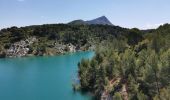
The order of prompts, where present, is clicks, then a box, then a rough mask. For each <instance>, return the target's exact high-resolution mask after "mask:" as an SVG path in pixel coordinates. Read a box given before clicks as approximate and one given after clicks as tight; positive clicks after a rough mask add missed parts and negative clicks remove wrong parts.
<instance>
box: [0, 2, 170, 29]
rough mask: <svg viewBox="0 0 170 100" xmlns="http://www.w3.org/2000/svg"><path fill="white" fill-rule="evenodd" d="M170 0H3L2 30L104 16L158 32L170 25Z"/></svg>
mask: <svg viewBox="0 0 170 100" xmlns="http://www.w3.org/2000/svg"><path fill="white" fill-rule="evenodd" d="M169 4H170V1H169V0H164V1H163V2H162V0H141V1H137V0H127V1H124V0H105V1H103V0H93V1H91V0H85V1H82V0H74V1H68V0H57V1H56V0H43V1H42V0H0V13H1V16H0V22H1V24H0V29H2V28H7V27H11V26H17V27H21V26H29V25H42V24H53V23H55V24H56V23H68V22H70V21H72V20H77V19H82V20H90V19H94V18H97V17H99V16H102V15H105V16H106V17H107V18H108V19H109V20H110V22H112V23H113V24H114V25H118V26H121V27H126V28H134V27H136V28H139V29H148V28H156V27H158V26H159V25H161V24H164V23H169V22H170V13H169V12H168V9H170V6H169Z"/></svg>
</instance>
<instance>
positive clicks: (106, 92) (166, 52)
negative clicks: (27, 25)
mask: <svg viewBox="0 0 170 100" xmlns="http://www.w3.org/2000/svg"><path fill="white" fill-rule="evenodd" d="M111 41H112V42H105V46H104V47H103V46H100V47H98V48H97V49H96V55H95V57H94V58H93V59H91V60H86V59H82V61H81V62H80V63H79V64H78V66H79V77H80V81H81V90H82V91H90V92H92V93H94V95H95V97H96V99H102V100H169V99H170V96H169V94H170V25H168V24H165V25H163V26H160V27H159V28H158V29H155V30H147V31H140V30H137V29H131V30H128V33H127V34H125V39H119V40H118V39H117V38H115V39H112V40H111Z"/></svg>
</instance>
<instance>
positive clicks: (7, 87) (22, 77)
mask: <svg viewBox="0 0 170 100" xmlns="http://www.w3.org/2000/svg"><path fill="white" fill-rule="evenodd" d="M93 56H94V52H91V51H88V52H77V53H72V54H67V55H59V56H47V57H24V58H5V59H0V100H90V99H91V98H92V96H90V94H88V93H86V94H85V93H83V94H82V93H80V92H74V91H73V89H72V82H73V79H74V78H75V77H76V75H77V70H78V66H77V64H78V62H79V61H80V60H81V59H82V58H85V59H90V58H92V57H93Z"/></svg>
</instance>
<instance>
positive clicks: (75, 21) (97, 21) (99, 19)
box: [68, 16, 113, 25]
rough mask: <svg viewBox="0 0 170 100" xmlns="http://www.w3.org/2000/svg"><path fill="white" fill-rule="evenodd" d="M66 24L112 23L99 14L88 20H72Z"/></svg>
mask: <svg viewBox="0 0 170 100" xmlns="http://www.w3.org/2000/svg"><path fill="white" fill-rule="evenodd" d="M68 24H72V25H93V24H94V25H113V24H112V23H111V22H110V21H109V20H108V19H107V17H105V16H101V17H99V18H96V19H93V20H89V21H83V20H74V21H72V22H69V23H68Z"/></svg>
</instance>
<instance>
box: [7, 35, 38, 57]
mask: <svg viewBox="0 0 170 100" xmlns="http://www.w3.org/2000/svg"><path fill="white" fill-rule="evenodd" d="M36 40H37V39H36V38H35V37H31V38H28V39H26V40H21V41H19V42H16V43H14V44H12V45H11V46H10V48H9V49H8V50H7V51H6V57H23V56H26V55H27V54H28V51H29V50H30V49H29V46H30V45H31V44H33V43H34V42H35V41H36Z"/></svg>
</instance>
